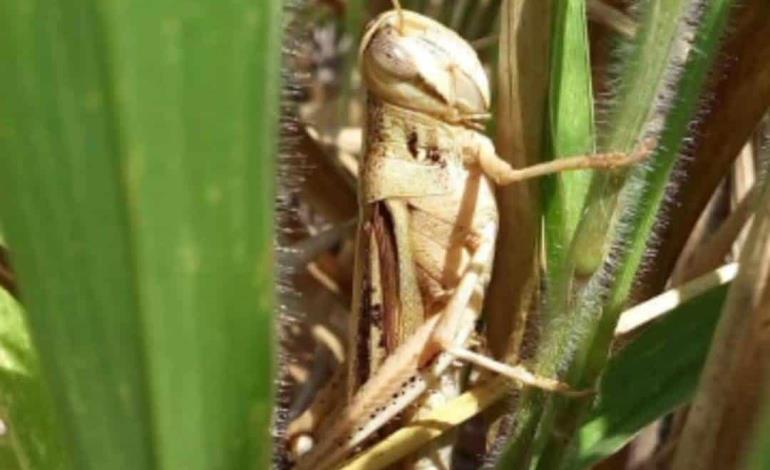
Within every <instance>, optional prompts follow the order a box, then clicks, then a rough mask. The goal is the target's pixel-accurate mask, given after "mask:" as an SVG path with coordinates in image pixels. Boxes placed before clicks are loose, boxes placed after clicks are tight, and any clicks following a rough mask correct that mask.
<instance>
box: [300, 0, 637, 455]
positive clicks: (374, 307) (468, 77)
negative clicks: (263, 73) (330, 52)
mask: <svg viewBox="0 0 770 470" xmlns="http://www.w3.org/2000/svg"><path fill="white" fill-rule="evenodd" d="M394 4H395V5H394V6H395V8H394V9H393V10H391V11H388V12H385V13H383V14H382V15H380V16H379V17H377V18H376V19H374V20H373V21H372V22H371V23H370V24H369V25H368V26H367V28H366V30H365V34H364V35H363V38H362V41H361V46H360V50H359V63H360V67H361V75H362V79H363V83H364V85H365V87H366V90H367V92H368V95H367V122H366V130H365V143H364V146H365V148H364V152H363V155H364V156H363V161H362V162H361V164H360V168H361V169H360V171H359V192H358V194H359V221H358V231H357V240H356V258H355V269H354V289H353V302H352V304H353V305H352V315H351V317H352V319H351V325H350V330H349V331H350V335H351V337H350V339H349V349H348V351H349V353H348V356H349V359H348V361H347V368H346V371H345V373H344V374H341V375H338V376H337V377H335V378H334V379H332V384H330V385H328V386H327V388H326V389H325V390H324V391H322V392H321V393H320V394H319V397H318V398H317V400H316V403H315V404H314V405H313V406H311V408H310V410H309V411H307V412H306V413H305V414H304V415H302V416H300V417H299V418H297V419H296V420H294V421H293V422H292V423H290V425H289V427H288V429H287V437H288V439H289V441H290V442H291V445H292V446H293V448H294V452H295V454H297V455H298V461H297V468H317V469H325V468H331V467H334V466H335V465H338V464H339V463H340V462H341V461H343V460H344V459H345V457H346V456H348V454H350V453H351V452H353V451H354V450H355V449H356V448H357V447H360V446H361V445H362V444H363V443H365V441H366V440H367V439H369V438H370V437H371V436H373V435H375V434H376V433H378V432H381V430H382V429H383V427H385V426H386V425H388V424H389V423H392V422H393V421H394V420H396V419H399V418H400V419H408V418H409V417H411V416H415V415H419V413H420V412H421V410H425V409H429V408H430V407H431V405H432V404H434V403H436V401H437V400H438V401H441V400H442V399H446V398H447V397H451V396H452V395H456V394H458V393H459V392H460V391H461V384H460V377H459V374H457V371H456V370H453V368H451V367H450V366H451V365H452V364H453V363H455V362H456V361H458V360H462V361H470V362H473V363H475V364H477V365H481V366H482V367H486V368H490V369H493V370H495V371H498V372H500V371H504V372H505V373H506V374H508V375H509V376H511V377H512V378H513V379H514V380H515V381H518V382H520V383H522V384H524V385H529V386H535V387H540V388H543V389H546V390H550V391H557V392H564V393H569V392H570V390H569V389H568V388H567V387H566V386H565V385H563V384H561V383H560V382H558V381H557V380H553V379H548V378H542V377H536V376H534V375H532V374H530V373H528V372H527V371H526V370H525V369H524V368H522V367H521V366H518V367H510V366H507V365H501V364H499V363H495V362H494V361H492V360H491V359H488V358H485V357H483V356H480V355H479V354H477V353H474V352H472V351H470V350H469V342H470V341H471V340H472V336H473V333H474V331H475V329H476V328H477V323H478V320H479V317H480V312H481V307H482V302H483V298H484V292H485V289H486V286H487V283H488V281H489V277H490V273H491V268H492V262H493V256H494V248H495V239H496V236H497V230H498V210H497V206H496V203H495V197H494V185H495V184H498V185H504V184H510V183H514V182H518V181H523V180H526V179H529V178H534V177H538V176H543V175H547V174H552V173H556V172H561V171H565V170H577V169H587V168H605V169H609V168H616V167H621V166H626V165H629V164H633V163H635V162H638V161H640V160H642V159H643V158H644V157H645V156H646V154H647V153H648V149H646V148H644V146H642V147H641V148H640V150H639V151H636V152H634V153H632V154H624V153H606V154H597V155H592V156H577V157H570V158H564V159H559V160H555V161H551V162H546V163H542V164H539V165H535V166H532V167H528V168H523V169H514V168H512V167H511V166H510V165H509V164H508V163H507V162H505V161H504V160H503V159H501V158H500V157H499V156H498V155H497V153H496V151H495V147H494V145H493V143H492V141H491V140H490V139H489V138H488V137H486V136H485V135H484V134H482V132H481V129H482V128H483V127H482V123H483V121H484V119H486V118H488V113H489V107H490V89H489V83H488V78H487V76H486V74H485V72H484V69H483V67H482V65H481V63H480V61H479V59H478V57H477V55H476V53H475V51H474V50H473V49H472V48H471V46H470V45H469V44H468V43H467V42H466V41H465V40H464V39H463V38H462V37H460V36H459V35H458V34H456V33H455V32H454V31H452V30H451V29H449V28H446V27H444V26H443V25H441V24H440V23H438V22H436V21H435V20H432V19H430V18H428V17H425V16H422V15H420V14H418V13H414V12H411V11H406V10H403V9H401V8H400V6H399V5H398V3H397V2H394ZM343 375H344V376H343ZM340 397H344V399H342V400H340ZM442 397H443V398H442ZM335 402H336V403H335ZM340 402H342V403H340ZM299 454H302V455H299ZM442 458H443V460H446V456H444V457H442Z"/></svg>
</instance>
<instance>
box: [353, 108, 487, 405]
mask: <svg viewBox="0 0 770 470" xmlns="http://www.w3.org/2000/svg"><path fill="white" fill-rule="evenodd" d="M367 109H368V122H367V132H366V142H367V147H366V151H365V153H364V155H365V157H364V158H365V161H364V162H363V165H362V168H363V172H362V175H361V178H360V188H359V199H360V201H359V202H360V219H359V220H360V222H359V232H358V233H359V239H358V256H357V257H356V259H357V264H356V282H355V285H358V286H363V288H361V289H357V290H356V291H355V293H354V306H353V316H352V324H351V330H350V331H351V333H352V338H351V351H355V352H356V353H355V354H353V355H351V360H350V361H349V369H348V377H349V385H350V386H349V390H350V391H355V390H357V389H358V387H359V386H360V384H362V383H364V382H365V381H366V380H368V378H369V376H370V375H371V374H372V373H373V372H374V371H376V370H377V369H378V368H379V366H380V364H381V363H382V360H383V359H384V358H385V357H387V356H388V355H389V354H391V353H392V352H393V351H394V350H395V348H396V347H397V346H399V345H400V344H402V343H403V341H404V340H405V339H406V338H407V337H409V336H410V335H412V334H413V333H414V331H415V330H416V329H417V327H418V326H419V325H421V324H423V323H424V322H425V320H426V319H427V317H429V316H432V315H435V314H437V313H439V312H440V311H441V310H442V309H443V308H444V307H445V306H446V303H447V301H448V300H449V298H450V297H451V295H452V293H453V292H454V290H455V288H456V287H457V284H458V282H459V280H460V278H461V277H462V275H463V273H464V272H465V271H466V270H467V268H468V262H469V260H470V258H471V256H472V254H473V252H474V250H475V249H476V247H477V246H478V243H479V236H480V235H479V233H480V230H481V229H482V228H484V227H488V226H489V225H490V224H494V225H495V227H496V226H497V207H496V205H495V199H494V196H493V193H492V186H491V184H490V182H489V180H488V179H487V178H486V176H484V175H483V174H482V173H481V171H480V170H479V167H478V166H477V165H466V162H467V161H471V160H472V158H468V157H467V156H465V155H464V153H467V152H470V151H471V148H470V147H469V146H468V145H466V143H467V142H468V141H472V140H473V139H469V137H470V136H471V135H473V134H477V131H475V130H472V129H468V128H466V127H463V126H461V125H453V124H448V123H446V122H443V121H441V120H439V119H436V118H434V117H432V116H429V115H425V114H423V113H420V112H416V111H411V110H408V109H404V108H401V107H399V106H396V105H391V104H387V103H383V102H381V101H380V100H379V99H378V98H376V97H370V98H369V103H368V107H367ZM489 269H491V266H489V267H488V270H489Z"/></svg>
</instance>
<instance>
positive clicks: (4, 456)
mask: <svg viewBox="0 0 770 470" xmlns="http://www.w3.org/2000/svg"><path fill="white" fill-rule="evenodd" d="M0 420H2V423H3V427H4V428H5V429H4V432H3V433H2V435H1V436H0V468H4V469H7V470H12V469H38V468H39V469H51V470H54V469H64V468H69V466H68V461H69V455H68V454H67V453H66V444H65V441H64V440H63V438H62V435H61V433H60V432H59V427H58V423H57V422H56V416H55V414H54V411H53V402H52V400H51V396H50V395H49V394H48V389H47V387H45V385H44V383H43V381H42V378H41V376H40V370H39V367H38V360H37V355H36V354H35V351H34V349H33V348H32V342H31V340H30V338H29V334H28V332H27V326H26V324H25V323H24V317H23V312H22V308H21V306H20V305H19V304H18V303H17V302H16V300H14V299H13V297H11V295H10V294H9V293H8V292H6V291H5V290H3V289H0Z"/></svg>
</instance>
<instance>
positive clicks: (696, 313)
mask: <svg viewBox="0 0 770 470" xmlns="http://www.w3.org/2000/svg"><path fill="white" fill-rule="evenodd" d="M727 288H728V287H727V286H720V287H718V288H715V289H712V290H711V291H709V292H708V293H706V294H704V295H702V296H700V297H697V298H695V299H693V300H692V301H690V302H687V303H686V304H684V305H682V306H680V307H679V308H677V309H676V310H673V311H671V312H670V313H668V314H666V316H664V317H663V318H662V319H661V320H659V321H657V322H656V323H654V324H652V325H650V326H649V327H648V328H647V329H646V330H645V331H644V332H642V333H641V334H640V335H639V336H638V337H637V338H635V339H634V340H633V341H632V342H631V343H629V344H628V345H627V346H625V347H624V348H623V349H621V350H620V351H618V352H617V353H616V354H615V355H614V356H613V357H612V359H611V360H610V362H609V364H608V365H607V369H606V371H605V373H604V375H603V377H602V380H601V382H600V384H599V396H598V399H597V401H596V404H595V405H594V408H593V409H592V411H591V414H590V417H589V418H588V419H587V420H586V422H585V424H583V425H582V426H581V428H580V430H579V431H578V437H577V438H578V452H577V454H575V455H574V456H573V460H572V461H571V462H568V464H567V465H566V468H568V469H573V470H578V469H582V468H589V467H590V466H591V465H593V464H595V463H597V462H599V461H600V460H602V459H604V458H606V457H608V456H610V455H612V454H613V453H615V452H616V451H617V450H619V449H620V448H621V447H623V445H625V444H626V443H627V442H628V441H629V440H631V439H632V438H633V437H634V436H635V435H636V434H637V433H638V432H639V431H641V430H642V428H644V427H645V426H646V425H648V424H650V423H652V422H653V421H655V420H656V419H658V418H660V417H662V416H664V415H665V414H666V413H668V412H670V411H672V410H673V409H675V408H676V407H678V406H681V405H682V404H684V403H686V402H687V401H689V400H690V399H691V398H692V396H693V393H694V391H695V387H696V386H697V384H698V377H699V376H700V371H701V369H702V368H703V364H704V362H705V360H706V354H707V353H708V349H709V345H710V344H711V338H712V336H713V333H714V328H715V327H716V323H717V321H718V319H719V314H720V312H721V310H722V305H723V304H724V300H725V297H726V295H727Z"/></svg>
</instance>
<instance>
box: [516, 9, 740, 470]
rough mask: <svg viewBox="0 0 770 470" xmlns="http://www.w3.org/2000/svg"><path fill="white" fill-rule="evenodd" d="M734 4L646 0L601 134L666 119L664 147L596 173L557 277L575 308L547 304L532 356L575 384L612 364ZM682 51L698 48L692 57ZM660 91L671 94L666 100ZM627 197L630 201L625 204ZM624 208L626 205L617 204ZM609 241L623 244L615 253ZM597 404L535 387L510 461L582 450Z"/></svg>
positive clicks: (619, 138)
mask: <svg viewBox="0 0 770 470" xmlns="http://www.w3.org/2000/svg"><path fill="white" fill-rule="evenodd" d="M730 3H731V2H730V0H718V1H713V2H705V3H704V2H700V0H689V1H684V0H670V1H664V2H656V1H650V2H645V3H644V4H643V7H644V10H643V16H642V19H641V25H640V26H641V27H640V30H639V31H640V32H639V35H638V36H637V38H636V39H635V41H634V43H633V44H632V45H630V46H629V49H628V50H627V56H626V59H625V64H624V66H623V68H622V70H623V71H621V80H620V91H619V96H618V98H617V101H616V103H617V105H616V106H617V109H615V110H614V111H611V112H610V114H609V115H608V117H609V124H608V125H609V128H608V129H607V130H605V133H606V135H607V137H606V138H602V139H600V140H601V141H602V142H606V144H605V147H606V148H608V149H611V150H621V151H629V150H631V149H632V148H634V146H636V145H638V144H639V138H640V137H641V136H643V135H645V131H649V130H655V129H656V128H657V127H658V126H661V124H662V126H661V127H662V130H660V134H659V140H658V146H657V150H656V151H655V152H654V153H653V155H651V156H650V157H649V162H648V163H646V164H645V165H640V166H639V167H638V168H636V169H635V170H634V171H632V172H631V175H630V177H629V178H625V176H624V175H622V174H618V173H615V172H609V173H600V172H599V173H596V174H595V176H594V178H593V180H592V182H591V188H590V189H589V194H588V197H587V202H586V211H585V213H584V214H583V217H582V218H581V221H580V223H579V225H578V228H577V230H576V234H575V239H574V241H573V244H572V246H571V247H570V256H569V257H568V259H567V266H566V267H565V268H564V269H565V270H568V271H570V272H574V275H573V276H572V278H571V279H570V280H571V282H564V283H560V284H559V285H556V286H551V287H552V288H557V289H559V288H564V289H568V290H569V292H563V293H555V294H554V293H550V294H549V296H550V297H555V298H560V299H567V300H568V302H569V303H565V302H562V304H565V305H569V311H568V312H566V313H567V314H566V315H557V314H558V313H559V312H556V313H557V314H554V313H553V312H548V315H549V316H557V317H558V321H554V322H552V323H551V324H549V325H545V326H544V327H543V328H542V330H543V334H542V337H541V341H540V344H539V345H538V351H537V353H536V357H535V360H534V361H533V362H534V363H533V365H532V367H533V369H534V370H535V371H536V372H537V373H539V374H542V375H546V376H560V377H566V380H567V381H568V383H571V384H572V385H573V386H575V387H578V388H582V387H591V386H593V385H594V383H595V380H596V378H597V377H598V376H599V374H600V373H601V372H602V370H603V369H604V367H605V366H606V362H607V357H608V350H609V344H610V341H611V340H612V335H613V332H614V329H615V324H616V322H617V318H618V316H619V314H620V312H621V311H622V310H623V308H624V307H625V305H626V302H627V300H628V296H629V293H630V290H631V286H632V282H633V279H634V276H635V274H636V272H637V270H638V268H639V266H640V264H641V261H642V257H643V254H644V253H645V249H646V248H647V241H648V239H649V237H650V235H651V233H652V229H653V226H654V223H655V220H656V217H657V215H658V214H657V211H658V207H659V205H660V202H661V201H662V199H663V197H664V194H665V189H666V186H667V184H668V181H669V176H670V174H671V170H672V168H673V165H674V162H675V160H676V157H677V156H678V153H679V150H680V148H682V146H683V144H684V142H685V140H686V138H687V137H688V133H689V124H690V122H691V121H692V119H693V118H694V116H695V115H696V110H697V107H698V104H699V100H700V97H701V92H702V90H703V88H704V86H705V84H706V78H707V76H708V73H709V71H710V70H711V65H712V63H713V60H714V58H715V57H716V55H717V51H718V46H719V43H720V40H721V37H722V33H723V31H724V26H725V24H726V22H727V18H728V12H729V6H730ZM683 13H687V14H686V15H683ZM680 28H682V29H680ZM693 33H694V34H693ZM683 46H691V47H683ZM682 51H690V52H689V54H688V55H687V56H686V57H685V58H686V60H685V61H683V57H682V55H681V54H682ZM660 96H670V97H671V100H670V102H669V103H662V102H661V101H660V100H659V99H658V97H660ZM654 113H657V114H654ZM621 190H622V193H621ZM619 194H622V195H621V196H619ZM619 197H620V198H622V204H618V199H619ZM618 208H619V209H620V211H621V212H616V210H617V209H618ZM608 234H609V238H608ZM608 246H612V247H615V250H614V252H613V253H612V257H611V259H610V256H609V255H608V253H607V247H608ZM600 268H602V269H600ZM597 299H602V301H601V302H597ZM589 405H590V402H589V401H588V400H574V399H570V400H567V399H564V398H563V397H546V396H545V395H544V394H542V393H541V392H539V391H537V390H526V391H525V392H524V393H523V394H522V397H521V399H520V400H519V405H518V406H519V408H518V410H517V420H516V423H515V426H514V429H513V433H512V437H511V444H510V447H509V448H508V449H507V450H506V452H505V453H504V454H503V459H502V464H501V467H504V468H506V467H507V468H529V467H530V464H531V463H532V460H533V454H532V451H533V445H532V443H533V442H536V445H535V446H534V450H535V451H539V450H540V449H541V448H542V449H543V451H542V453H540V455H541V456H542V458H541V459H540V460H539V461H538V462H537V468H539V469H541V470H547V469H551V468H557V467H558V466H559V465H560V464H561V462H562V460H563V459H564V458H569V457H568V454H569V453H570V452H572V451H574V448H570V445H571V444H574V443H573V442H571V439H569V438H567V439H565V435H566V436H573V433H575V432H577V429H578V428H579V426H580V423H581V422H582V420H583V419H585V417H586V413H587V411H588V406H589ZM536 433H537V434H536ZM542 442H546V444H544V445H543V444H542ZM534 457H536V458H537V456H534Z"/></svg>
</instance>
